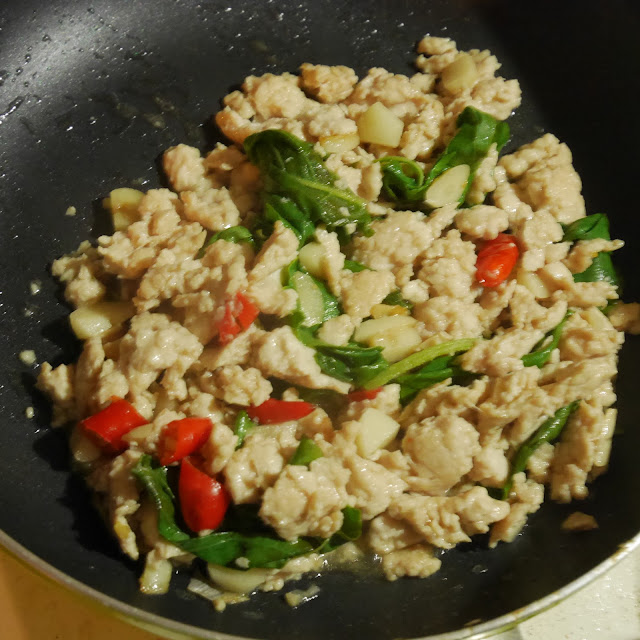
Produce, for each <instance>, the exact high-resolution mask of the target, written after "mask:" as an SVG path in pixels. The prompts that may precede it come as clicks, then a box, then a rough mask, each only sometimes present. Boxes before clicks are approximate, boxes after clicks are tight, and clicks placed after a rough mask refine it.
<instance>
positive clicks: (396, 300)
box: [382, 289, 413, 309]
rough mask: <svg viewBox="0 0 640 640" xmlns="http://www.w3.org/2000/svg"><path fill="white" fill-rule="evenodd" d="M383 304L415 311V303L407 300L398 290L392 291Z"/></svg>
mask: <svg viewBox="0 0 640 640" xmlns="http://www.w3.org/2000/svg"><path fill="white" fill-rule="evenodd" d="M382 304H388V305H395V306H398V307H404V308H405V309H413V302H409V300H405V299H404V298H403V297H402V294H401V293H400V291H399V290H398V289H396V290H395V291H392V292H391V293H390V294H389V295H388V296H387V297H386V298H385V299H384V300H383V301H382Z"/></svg>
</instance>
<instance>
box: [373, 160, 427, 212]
mask: <svg viewBox="0 0 640 640" xmlns="http://www.w3.org/2000/svg"><path fill="white" fill-rule="evenodd" d="M379 162H380V165H381V166H382V192H383V193H384V195H385V197H386V198H387V199H389V200H391V201H392V202H419V201H421V200H422V199H423V198H424V193H425V191H426V190H427V184H426V179H425V175H424V171H423V170H422V167H421V166H420V165H419V164H418V163H417V162H415V160H409V158H404V157H402V156H385V157H383V158H380V160H379Z"/></svg>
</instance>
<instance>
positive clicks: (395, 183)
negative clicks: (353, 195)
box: [379, 107, 510, 204]
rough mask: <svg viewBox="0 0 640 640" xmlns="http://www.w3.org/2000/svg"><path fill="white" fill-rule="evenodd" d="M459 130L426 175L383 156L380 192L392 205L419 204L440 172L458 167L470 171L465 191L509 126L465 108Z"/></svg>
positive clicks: (396, 158)
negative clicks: (463, 166)
mask: <svg viewBox="0 0 640 640" xmlns="http://www.w3.org/2000/svg"><path fill="white" fill-rule="evenodd" d="M456 125H457V127H458V131H457V133H456V135H455V136H454V137H453V139H452V140H451V142H449V144H448V145H447V147H446V149H445V150H444V151H443V153H442V154H441V155H440V157H439V158H438V160H437V161H436V163H435V164H434V166H433V168H432V169H431V171H429V174H428V175H426V176H425V175H424V172H423V171H422V169H421V168H420V166H419V165H418V164H417V163H416V162H414V161H413V160H407V158H402V157H399V156H385V157H384V158H381V159H380V160H379V162H380V164H381V165H382V190H383V193H384V194H385V196H386V197H387V198H388V199H389V200H391V201H392V202H398V203H407V204H415V203H422V201H423V200H424V196H425V193H426V192H427V189H428V188H429V187H430V186H431V184H432V183H433V181H434V180H435V179H436V178H437V177H438V176H439V175H441V174H442V173H444V172H445V171H447V170H448V169H451V168H453V167H456V166H458V165H461V164H467V165H469V168H470V170H471V171H470V174H469V178H468V180H467V188H466V189H465V194H464V196H463V198H462V200H463V201H464V198H465V197H466V192H467V191H468V189H469V186H470V185H471V183H472V182H473V178H474V175H475V172H476V170H477V168H478V166H479V165H480V163H481V162H482V160H484V158H485V157H486V156H487V154H488V153H489V150H490V149H491V146H492V145H494V144H495V145H496V148H497V150H498V151H500V150H501V149H502V147H503V146H504V145H505V144H506V143H507V141H508V140H509V135H510V132H509V125H508V124H507V123H506V122H502V121H500V120H496V119H495V118H494V117H493V116H490V115H489V114H487V113H483V112H482V111H478V109H474V108H473V107H466V108H465V109H464V111H462V113H461V114H460V115H459V116H458V120H457V122H456Z"/></svg>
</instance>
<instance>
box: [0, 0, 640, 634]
mask: <svg viewBox="0 0 640 640" xmlns="http://www.w3.org/2000/svg"><path fill="white" fill-rule="evenodd" d="M426 33H430V34H432V35H446V36H451V37H453V38H454V39H455V40H456V41H457V42H458V44H459V46H460V48H462V49H468V48H489V49H491V51H492V52H494V53H495V54H496V55H497V56H498V58H499V59H500V60H501V61H502V62H503V63H504V65H503V69H502V74H503V75H504V76H505V77H517V78H519V79H520V80H521V84H522V88H523V94H524V100H523V106H522V107H521V108H520V109H519V110H518V112H517V113H516V114H515V115H514V116H513V118H512V130H513V138H512V141H511V143H510V148H515V146H517V145H518V144H521V143H523V142H525V141H529V140H532V139H533V138H535V137H537V136H539V135H540V134H541V133H542V132H543V131H552V132H554V133H555V134H556V135H557V136H558V137H559V138H560V139H561V140H563V141H565V142H567V143H568V144H569V146H570V147H571V149H572V150H573V152H574V160H575V166H576V168H577V169H578V171H579V172H580V174H581V175H582V178H583V182H584V194H585V196H586V201H587V205H588V210H589V212H590V213H596V212H606V213H608V214H609V217H610V219H611V226H612V231H613V235H614V237H619V238H623V239H624V240H625V241H626V243H627V245H626V247H625V249H623V250H622V251H620V252H618V253H617V254H616V256H617V259H618V265H619V267H620V268H621V270H622V271H623V273H624V274H625V293H624V296H625V298H626V299H627V300H629V301H631V300H640V288H639V286H638V283H637V278H636V274H637V273H638V269H639V266H640V233H638V231H639V230H640V222H639V216H638V211H637V207H638V204H637V202H638V198H637V190H638V155H639V151H638V150H639V149H640V126H639V124H638V123H639V122H640V118H639V116H638V111H637V110H638V98H639V84H640V82H639V78H640V38H638V34H639V33H640V6H639V5H638V3H636V2H634V1H632V0H629V1H627V2H623V1H616V0H609V1H608V2H602V1H601V0H596V1H593V2H592V1H586V0H583V1H581V2H577V1H576V2H572V1H569V0H565V1H561V0H553V1H548V2H547V1H539V0H538V1H536V2H533V1H532V2H513V1H512V2H508V1H506V0H505V1H504V2H498V1H485V2H465V1H463V0H452V1H451V2H446V1H444V0H433V1H429V0H368V1H367V2H364V1H360V0H351V1H348V0H263V1H260V0H224V1H220V0H200V1H199V2H198V1H197V0H135V1H133V0H131V1H128V2H127V1H124V0H122V1H117V0H47V1H45V0H3V1H2V2H1V3H0V314H1V318H2V330H1V332H0V372H1V374H0V375H1V377H0V407H1V412H2V413H1V416H2V420H1V424H0V465H1V466H0V528H1V529H2V530H3V531H4V532H5V534H6V536H3V538H2V539H3V540H4V541H5V544H7V545H9V547H10V548H11V549H13V550H14V551H16V552H17V553H18V554H19V555H21V556H22V557H24V558H28V559H30V561H31V562H33V563H35V564H37V565H38V566H39V567H40V568H41V569H42V570H43V571H45V572H47V573H49V574H50V575H54V576H55V577H57V578H58V579H60V580H62V581H65V582H66V583H67V584H71V585H73V586H75V587H77V588H80V589H83V590H85V591H86V592H88V593H93V594H94V595H95V594H101V595H100V597H101V598H102V599H103V602H105V603H106V604H107V605H108V606H111V607H114V608H115V609H118V610H119V611H120V613H127V614H130V615H132V616H133V617H134V618H137V619H138V620H142V621H145V622H153V623H154V624H157V625H160V626H164V627H165V628H172V629H173V630H174V631H175V630H182V631H185V632H187V631H188V633H189V634H191V636H196V637H203V638H214V637H215V638H220V637H223V636H222V635H221V634H229V635H232V636H241V637H259V638H274V639H275V638H278V639H280V638H285V637H286V638H287V640H320V639H322V640H330V639H336V638H347V637H366V638H369V639H370V640H378V639H380V640H381V639H383V638H412V637H423V636H434V635H438V634H449V635H446V637H447V638H462V637H465V636H466V635H468V634H471V633H472V632H473V631H478V629H480V630H482V629H484V630H487V629H492V628H496V627H497V626H499V624H498V623H495V622H491V621H492V620H493V619H495V618H498V617H502V620H501V622H502V623H507V622H509V621H511V620H517V619H518V618H519V617H522V616H523V615H526V614H531V613H533V612H535V611H537V610H539V609H540V608H541V607H543V606H546V605H549V604H551V603H552V602H553V601H554V600H555V599H557V598H558V597H560V596H561V595H566V594H567V593H569V592H570V591H571V590H572V589H573V588H575V587H576V586H577V585H579V584H582V583H583V582H584V581H585V580H586V578H583V576H585V574H588V573H589V572H591V574H590V575H591V576H593V575H595V574H596V573H598V572H599V571H601V570H603V568H605V567H606V566H608V565H609V564H611V561H610V560H607V559H608V558H611V557H612V556H613V557H614V558H617V557H620V555H623V553H624V551H623V552H622V553H620V552H619V549H620V547H621V545H622V546H623V549H627V550H628V549H629V548H631V547H632V546H634V544H635V542H634V536H635V535H636V534H637V533H638V531H640V509H639V508H638V495H640V465H639V460H640V454H639V452H640V429H639V427H638V425H639V424H640V394H639V393H638V381H639V380H640V342H639V341H638V339H637V338H629V339H628V340H627V344H626V345H625V346H624V349H623V351H622V354H621V362H620V375H619V381H618V387H617V388H618V393H619V401H618V408H619V419H618V428H617V431H618V433H617V434H616V436H615V439H614V447H613V455H612V458H611V468H610V470H609V472H608V473H607V474H606V475H605V476H603V477H601V478H599V479H598V480H597V481H596V482H595V484H594V485H593V488H592V492H591V494H590V496H589V498H588V499H587V500H586V501H585V503H584V504H580V505H579V508H580V509H581V510H583V511H586V512H588V513H591V514H593V515H594V516H595V517H596V519H597V521H598V523H599V529H597V530H595V531H591V532H587V533H583V534H580V535H578V534H567V533H563V532H561V530H560V523H561V522H562V520H563V519H564V518H565V517H566V516H567V514H568V513H570V512H571V511H572V510H575V508H576V506H575V505H572V506H560V505H554V504H545V505H544V506H543V508H542V509H541V510H540V511H539V512H538V513H536V514H535V515H533V516H532V517H531V518H530V522H529V524H528V526H527V527H526V529H525V531H524V533H523V534H522V535H520V536H519V537H518V538H517V539H516V541H515V542H514V543H513V544H508V545H507V544H503V545H500V547H499V548H497V549H495V550H491V551H489V550H488V549H487V545H486V540H483V539H480V540H477V541H476V542H474V543H472V544H467V545H463V546H460V547H458V548H456V549H455V550H453V551H450V552H448V553H446V554H445V555H444V557H443V568H442V570H441V571H440V572H439V573H437V574H435V575H434V576H433V577H431V578H429V579H427V580H411V579H406V580H398V581H396V582H394V583H389V582H385V581H383V580H381V579H379V578H377V577H376V578H373V577H370V576H366V575H360V576H358V575H351V574H348V573H329V574H327V575H323V576H321V577H319V578H316V577H313V582H314V583H317V584H318V585H320V587H321V594H320V596H319V597H318V598H316V599H315V600H313V601H311V602H309V603H307V604H305V605H304V606H301V607H300V608H298V609H291V608H289V607H288V606H287V605H286V604H285V602H284V600H283V598H282V595H281V594H277V593H275V594H261V595H258V596H256V597H255V598H253V599H251V601H250V602H248V603H245V604H240V605H237V606H232V607H229V608H228V609H227V610H226V611H224V612H223V613H216V612H215V611H214V610H213V608H212V607H211V605H210V604H209V603H208V602H206V601H204V600H201V599H197V598H196V597H194V596H192V595H190V594H188V593H187V591H186V589H185V587H186V582H187V579H188V578H187V576H186V575H180V576H178V577H177V578H176V579H175V580H174V583H173V586H174V588H173V589H172V590H171V592H170V593H169V594H167V595H164V596H158V597H149V596H143V595H141V594H140V593H139V592H138V588H137V576H138V573H139V571H140V567H139V566H137V565H135V564H133V563H131V562H128V561H126V560H125V559H124V558H123V557H122V555H121V554H120V553H119V551H118V548H117V546H116V544H115V543H114V541H113V540H112V539H111V537H110V535H109V534H108V533H107V532H106V529H105V527H103V525H102V523H101V521H100V519H99V517H98V516H97V515H96V513H95V512H94V511H93V510H92V508H91V506H90V500H89V497H88V496H87V494H86V492H85V490H84V489H83V485H82V482H81V481H80V480H79V479H77V478H76V477H74V476H73V475H71V474H70V469H69V464H68V454H67V445H66V442H65V436H64V433H63V431H61V430H51V429H50V428H49V427H48V420H49V413H48V410H47V408H46V404H45V403H44V402H43V399H42V398H41V397H39V396H38V394H37V393H36V392H35V391H34V386H33V385H34V379H35V373H36V370H35V367H31V366H27V365H24V364H23V363H22V362H21V361H20V360H19V358H18V353H19V352H20V351H22V350H25V349H33V350H34V351H35V353H36V356H37V359H38V361H39V362H42V361H44V360H49V361H52V362H55V363H58V362H61V361H71V360H72V359H73V358H75V356H76V355H77V351H78V346H77V344H75V342H74V340H73V339H72V336H71V333H70V330H69V328H68V326H67V323H66V320H65V314H66V312H67V309H66V308H65V305H64V304H63V303H62V302H61V298H60V295H59V293H58V289H57V287H56V284H55V283H54V282H53V281H52V279H51V277H50V276H49V274H48V266H49V265H50V263H51V261H52V260H53V259H54V258H56V257H58V256H60V255H61V254H63V253H66V252H69V251H70V250H72V249H74V248H75V247H76V246H77V245H78V243H79V242H80V240H82V239H84V238H88V237H92V238H95V237H96V236H97V235H98V234H100V233H102V232H105V231H107V230H108V229H107V225H106V223H105V221H104V216H103V214H102V213H101V209H100V206H99V198H101V197H103V196H105V195H106V194H107V193H108V192H109V191H110V190H111V189H113V188H116V187H120V186H132V187H139V188H145V189H146V188H151V187H154V186H157V185H158V184H160V183H161V178H160V177H159V173H158V171H157V166H158V165H157V160H158V157H159V155H160V154H161V152H162V151H163V149H165V148H166V147H168V146H171V145H173V144H177V143H179V142H185V143H188V144H192V145H196V146H198V147H200V148H202V149H206V148H210V147H211V145H212V144H214V142H215V141H216V139H217V138H216V136H217V134H216V132H215V129H214V127H213V126H212V125H211V124H210V116H211V114H213V113H214V112H215V111H216V110H217V109H218V107H219V101H220V99H221V98H222V96H223V95H225V94H226V93H227V92H228V91H229V90H230V89H231V88H233V87H234V86H235V85H237V84H239V83H240V82H241V81H242V79H243V78H244V77H245V76H247V75H249V74H262V73H265V72H283V71H291V72H295V71H296V70H297V68H298V67H299V65H300V64H301V63H302V62H305V61H310V62H314V63H324V64H347V65H350V66H353V67H355V69H356V70H357V71H358V72H359V73H361V74H362V73H363V72H364V71H365V70H366V69H367V68H369V67H371V66H384V67H385V68H387V69H390V70H393V71H395V72H397V73H410V72H411V61H412V59H413V57H414V47H415V44H416V42H417V41H418V40H419V39H420V38H421V37H422V36H423V35H425V34H426ZM70 206H73V207H75V208H76V210H77V213H76V215H73V216H71V215H65V212H66V211H67V209H68V208H69V207H70ZM32 285H34V286H32ZM32 289H33V290H34V291H35V290H38V289H39V292H37V293H33V292H32ZM29 406H33V407H34V408H35V417H34V418H33V419H31V420H29V419H27V418H26V417H25V409H26V408H27V407H29ZM636 541H637V540H636ZM31 554H33V555H31ZM602 563H604V564H602ZM594 568H595V569H594ZM63 576H64V577H63ZM576 580H577V581H578V582H575V581H576ZM309 581H310V579H306V578H305V579H303V580H302V581H301V585H303V586H306V585H308V584H309ZM571 584H572V586H569V587H568V588H567V585H571ZM522 608H525V610H524V612H523V611H521V609H522ZM510 612H515V613H514V614H513V616H509V615H508V614H510ZM505 616H506V617H505ZM471 623H473V624H475V626H471V627H470V626H468V625H470V624H471ZM184 625H189V626H190V629H188V630H187V628H186V627H185V626H184ZM478 625H480V626H479V627H478Z"/></svg>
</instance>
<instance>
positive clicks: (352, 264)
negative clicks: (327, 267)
mask: <svg viewBox="0 0 640 640" xmlns="http://www.w3.org/2000/svg"><path fill="white" fill-rule="evenodd" d="M344 268H345V269H347V270H348V271H352V272H353V273H358V271H364V270H365V269H369V267H367V265H366V264H362V263H361V262H358V261H357V260H349V259H346V260H345V261H344ZM369 270H371V269H369Z"/></svg>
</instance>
